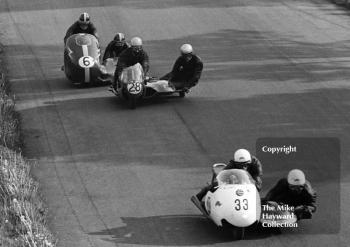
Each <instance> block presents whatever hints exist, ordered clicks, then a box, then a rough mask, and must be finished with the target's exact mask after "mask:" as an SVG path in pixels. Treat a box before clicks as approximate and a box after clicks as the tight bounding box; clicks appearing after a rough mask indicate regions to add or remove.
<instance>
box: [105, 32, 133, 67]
mask: <svg viewBox="0 0 350 247" xmlns="http://www.w3.org/2000/svg"><path fill="white" fill-rule="evenodd" d="M129 47H130V45H129V44H128V43H127V42H126V40H125V35H124V33H117V34H116V35H115V36H114V38H113V40H112V41H111V42H109V44H108V45H107V47H106V50H105V53H104V55H103V59H102V60H103V61H105V60H106V59H107V58H116V57H119V55H120V54H121V53H122V52H123V51H124V50H126V49H127V48H129Z"/></svg>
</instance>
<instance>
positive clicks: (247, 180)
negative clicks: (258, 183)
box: [217, 169, 254, 185]
mask: <svg viewBox="0 0 350 247" xmlns="http://www.w3.org/2000/svg"><path fill="white" fill-rule="evenodd" d="M217 180H218V183H219V185H222V184H253V183H254V182H253V179H252V177H251V176H250V174H249V173H248V172H247V171H245V170H240V169H230V170H223V171H221V172H220V173H219V174H218V176H217Z"/></svg>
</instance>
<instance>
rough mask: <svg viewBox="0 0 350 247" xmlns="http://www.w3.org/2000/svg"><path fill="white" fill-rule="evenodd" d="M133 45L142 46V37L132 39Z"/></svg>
mask: <svg viewBox="0 0 350 247" xmlns="http://www.w3.org/2000/svg"><path fill="white" fill-rule="evenodd" d="M130 43H131V46H141V45H142V39H141V38H139V37H134V38H132V39H131V41H130Z"/></svg>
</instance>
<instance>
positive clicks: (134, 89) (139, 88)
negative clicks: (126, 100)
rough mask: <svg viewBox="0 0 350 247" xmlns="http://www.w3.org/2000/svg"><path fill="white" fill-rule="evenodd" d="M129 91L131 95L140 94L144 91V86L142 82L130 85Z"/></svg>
mask: <svg viewBox="0 0 350 247" xmlns="http://www.w3.org/2000/svg"><path fill="white" fill-rule="evenodd" d="M128 91H129V93H131V94H139V93H140V92H141V91H142V84H141V83H140V82H133V83H129V84H128Z"/></svg>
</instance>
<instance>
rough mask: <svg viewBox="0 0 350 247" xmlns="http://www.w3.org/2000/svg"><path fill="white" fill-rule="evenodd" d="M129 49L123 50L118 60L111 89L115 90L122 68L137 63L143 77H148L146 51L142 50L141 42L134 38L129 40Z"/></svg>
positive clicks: (139, 39)
mask: <svg viewBox="0 0 350 247" xmlns="http://www.w3.org/2000/svg"><path fill="white" fill-rule="evenodd" d="M130 43H131V47H129V48H127V49H126V50H124V51H123V52H122V53H121V54H120V56H119V59H118V63H117V67H116V69H115V73H114V82H113V85H112V86H113V87H114V88H115V87H116V86H117V85H118V81H119V75H120V74H121V72H122V71H123V69H124V68H126V67H129V66H133V65H135V64H137V63H140V65H141V66H142V68H143V72H144V74H145V77H146V78H147V77H148V71H149V58H148V54H147V52H146V51H144V50H143V49H142V40H141V38H139V37H134V38H132V39H131V42H130Z"/></svg>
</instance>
